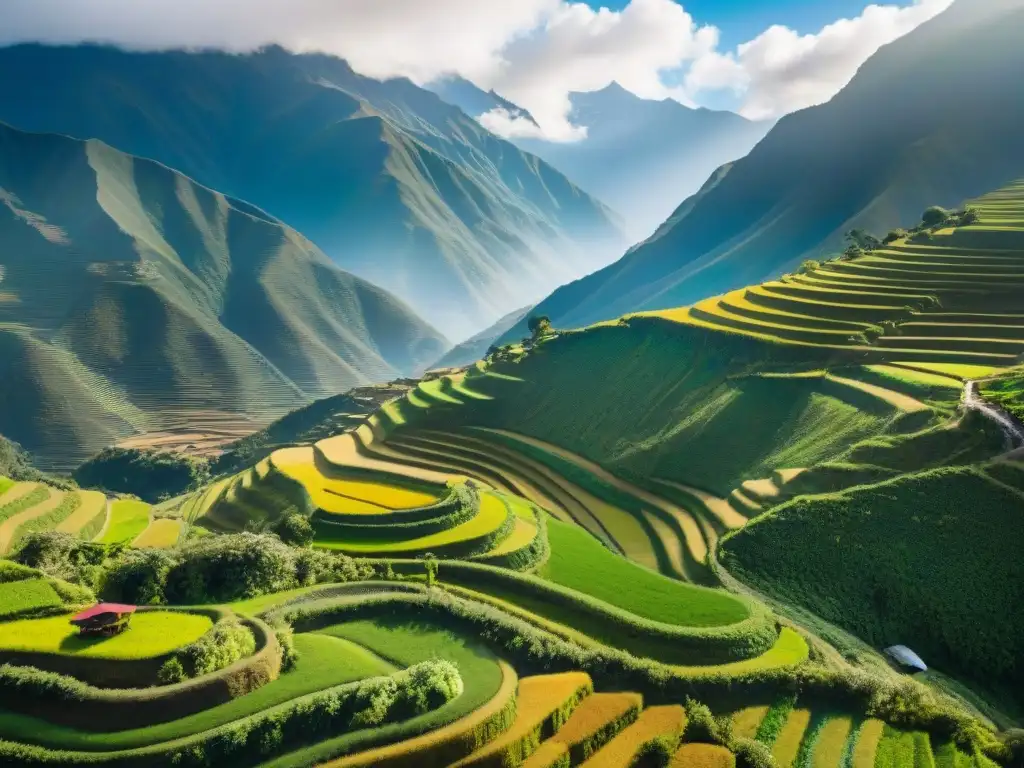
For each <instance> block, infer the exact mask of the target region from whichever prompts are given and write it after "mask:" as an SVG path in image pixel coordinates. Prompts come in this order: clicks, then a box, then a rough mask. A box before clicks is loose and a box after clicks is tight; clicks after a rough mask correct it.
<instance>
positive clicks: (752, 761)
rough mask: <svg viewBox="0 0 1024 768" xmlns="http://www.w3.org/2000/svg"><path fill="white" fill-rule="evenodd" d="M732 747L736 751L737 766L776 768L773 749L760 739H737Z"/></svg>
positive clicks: (745, 767) (740, 767)
mask: <svg viewBox="0 0 1024 768" xmlns="http://www.w3.org/2000/svg"><path fill="white" fill-rule="evenodd" d="M731 749H732V751H733V752H735V753H736V766H737V768H776V763H775V758H774V757H773V756H772V751H771V749H769V748H768V746H767V745H765V744H762V743H761V742H760V741H755V740H754V739H736V740H735V742H734V743H733V744H732V745H731Z"/></svg>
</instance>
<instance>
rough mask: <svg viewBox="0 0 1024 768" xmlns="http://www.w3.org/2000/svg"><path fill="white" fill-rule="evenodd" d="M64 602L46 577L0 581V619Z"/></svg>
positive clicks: (60, 604)
mask: <svg viewBox="0 0 1024 768" xmlns="http://www.w3.org/2000/svg"><path fill="white" fill-rule="evenodd" d="M63 604H64V602H63V601H62V600H61V599H60V596H59V595H58V594H57V593H56V592H55V591H54V589H53V587H51V586H50V584H49V582H48V581H47V580H46V579H41V578H30V579H21V580H19V581H11V582H5V583H0V620H2V619H10V618H12V617H14V616H22V615H25V614H26V613H36V612H39V611H45V610H46V609H49V608H56V607H59V606H62V605H63Z"/></svg>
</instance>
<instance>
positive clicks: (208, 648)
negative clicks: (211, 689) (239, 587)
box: [177, 617, 256, 677]
mask: <svg viewBox="0 0 1024 768" xmlns="http://www.w3.org/2000/svg"><path fill="white" fill-rule="evenodd" d="M255 650H256V639H255V638H254V637H253V636H252V632H251V631H250V630H249V629H248V628H247V627H244V626H242V625H241V624H240V623H239V622H238V619H236V618H234V617H231V618H228V619H224V620H223V621H219V622H217V623H216V624H215V625H214V626H213V629H211V630H210V631H209V632H207V633H206V634H205V635H203V636H202V637H200V638H199V639H198V640H196V641H195V642H194V643H191V644H190V645H187V646H185V647H184V648H182V649H181V650H180V651H179V652H178V654H177V658H178V659H179V660H180V663H181V665H182V666H183V668H184V670H185V672H186V674H187V675H188V676H189V677H198V676H199V675H207V674H209V673H210V672H216V671H217V670H218V669H224V667H228V666H230V665H232V664H234V663H235V662H236V661H238V660H239V659H244V658H245V657H246V656H250V655H252V653H253V652H254V651H255Z"/></svg>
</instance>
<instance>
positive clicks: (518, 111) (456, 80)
mask: <svg viewBox="0 0 1024 768" xmlns="http://www.w3.org/2000/svg"><path fill="white" fill-rule="evenodd" d="M427 88H428V89H429V90H431V91H433V92H434V93H436V94H437V95H438V96H440V97H441V98H442V99H443V100H444V101H447V102H448V103H449V104H453V105H455V106H456V107H458V108H459V109H461V110H462V111H463V112H465V113H466V114H467V115H469V116H470V117H480V115H483V114H486V113H487V112H490V111H492V110H495V109H503V110H505V111H506V112H507V113H508V114H509V116H510V117H521V118H523V119H524V120H528V121H529V122H531V123H533V125H537V121H536V120H535V119H534V117H533V115H531V114H530V113H529V111H527V110H525V109H523V108H522V107H520V106H519V105H518V104H513V103H512V102H511V101H509V100H508V99H505V98H503V97H501V96H500V95H498V94H497V93H495V92H494V91H493V90H490V91H485V90H484V89H483V88H479V87H477V86H476V85H474V84H473V83H471V82H470V81H469V80H466V79H465V78H464V77H446V78H444V79H442V80H437V81H435V82H433V83H430V85H428V86H427ZM538 128H539V126H538Z"/></svg>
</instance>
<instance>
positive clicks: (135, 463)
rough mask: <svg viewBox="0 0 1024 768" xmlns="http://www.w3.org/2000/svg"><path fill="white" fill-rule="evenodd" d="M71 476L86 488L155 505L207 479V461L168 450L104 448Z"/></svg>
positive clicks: (208, 476) (208, 471)
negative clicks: (127, 496) (122, 494)
mask: <svg viewBox="0 0 1024 768" xmlns="http://www.w3.org/2000/svg"><path fill="white" fill-rule="evenodd" d="M72 477H73V478H74V480H75V482H77V483H78V484H79V485H81V486H83V487H86V488H98V489H101V490H104V491H109V492H112V493H124V494H130V495H132V496H137V497H138V498H140V499H142V500H144V501H148V502H150V503H152V504H155V503H157V502H160V501H163V500H164V499H168V498H171V497H172V496H177V495H179V494H182V493H184V492H185V491H188V490H191V489H193V488H198V487H199V486H200V485H203V484H205V483H207V482H209V480H210V462H209V461H207V460H206V459H203V458H200V457H198V456H186V455H185V454H181V453H170V452H167V451H149V450H141V449H138V448H106V449H104V450H103V451H101V452H100V453H98V454H96V455H95V456H93V457H92V458H91V459H89V460H88V461H86V462H85V463H84V464H82V465H81V466H80V467H78V469H76V470H75V471H74V473H73V474H72Z"/></svg>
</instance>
